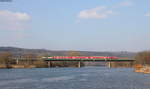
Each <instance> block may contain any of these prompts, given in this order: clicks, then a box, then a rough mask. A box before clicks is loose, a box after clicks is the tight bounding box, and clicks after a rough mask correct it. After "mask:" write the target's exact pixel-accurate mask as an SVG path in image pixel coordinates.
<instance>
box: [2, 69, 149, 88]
mask: <svg viewBox="0 0 150 89" xmlns="http://www.w3.org/2000/svg"><path fill="white" fill-rule="evenodd" d="M132 71H133V69H130V68H110V69H109V68H106V67H83V68H39V69H38V68H35V69H0V89H150V75H148V74H141V73H134V72H132Z"/></svg>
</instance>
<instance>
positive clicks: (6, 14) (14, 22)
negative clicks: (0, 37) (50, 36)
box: [0, 10, 31, 30]
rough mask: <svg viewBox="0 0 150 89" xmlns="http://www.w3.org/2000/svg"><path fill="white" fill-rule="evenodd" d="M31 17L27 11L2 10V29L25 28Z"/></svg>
mask: <svg viewBox="0 0 150 89" xmlns="http://www.w3.org/2000/svg"><path fill="white" fill-rule="evenodd" d="M30 19H31V17H30V16H29V15H28V14H27V13H21V12H12V11H6V10H3V11H0V30H20V29H25V28H26V27H27V23H28V22H29V21H30Z"/></svg>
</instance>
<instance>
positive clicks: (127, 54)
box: [0, 47, 135, 58]
mask: <svg viewBox="0 0 150 89" xmlns="http://www.w3.org/2000/svg"><path fill="white" fill-rule="evenodd" d="M0 52H11V53H12V54H13V55H15V56H17V55H23V54H28V53H32V54H36V55H49V56H57V55H58V56H65V55H67V52H68V51H63V50H62V51H55V50H47V49H26V48H17V47H0ZM77 52H79V53H80V54H81V55H84V56H117V57H130V58H131V57H133V56H134V55H135V53H134V52H126V51H121V52H94V51H77Z"/></svg>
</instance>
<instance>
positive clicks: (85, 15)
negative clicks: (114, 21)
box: [78, 6, 113, 19]
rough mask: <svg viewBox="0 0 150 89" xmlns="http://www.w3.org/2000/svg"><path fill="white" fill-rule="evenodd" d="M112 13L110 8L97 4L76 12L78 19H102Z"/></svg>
mask: <svg viewBox="0 0 150 89" xmlns="http://www.w3.org/2000/svg"><path fill="white" fill-rule="evenodd" d="M112 14H113V11H112V10H109V9H108V8H107V7H104V6H99V7H96V8H92V9H87V10H82V11H80V13H79V14H78V18H80V19H90V18H91V19H92V18H93V19H104V18H108V17H109V16H111V15H112Z"/></svg>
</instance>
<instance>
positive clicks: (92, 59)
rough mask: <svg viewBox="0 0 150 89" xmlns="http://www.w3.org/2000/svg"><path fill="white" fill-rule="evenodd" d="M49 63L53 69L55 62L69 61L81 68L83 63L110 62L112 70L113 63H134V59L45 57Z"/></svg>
mask: <svg viewBox="0 0 150 89" xmlns="http://www.w3.org/2000/svg"><path fill="white" fill-rule="evenodd" d="M43 59H44V60H45V61H47V62H48V66H49V67H51V64H52V63H51V62H55V61H68V62H78V67H80V66H81V65H80V64H81V62H108V66H109V68H111V62H133V61H134V60H133V59H130V58H125V57H108V56H50V57H43Z"/></svg>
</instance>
